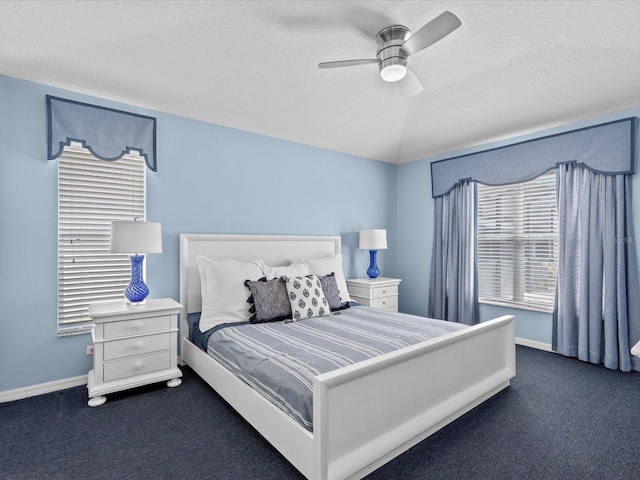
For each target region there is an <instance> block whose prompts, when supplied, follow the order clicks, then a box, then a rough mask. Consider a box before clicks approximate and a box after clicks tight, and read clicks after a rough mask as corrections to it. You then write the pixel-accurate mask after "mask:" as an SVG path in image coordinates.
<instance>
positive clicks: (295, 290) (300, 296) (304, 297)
mask: <svg viewBox="0 0 640 480" xmlns="http://www.w3.org/2000/svg"><path fill="white" fill-rule="evenodd" d="M282 279H283V280H284V281H285V282H286V285H287V293H288V294H289V302H290V304H291V313H292V314H293V321H294V322H295V321H297V320H302V319H305V318H313V317H325V316H327V315H331V310H330V309H329V302H327V299H326V297H325V296H324V292H323V291H322V283H320V279H319V278H318V276H317V275H307V276H305V277H294V278H287V277H284V276H283V277H282Z"/></svg>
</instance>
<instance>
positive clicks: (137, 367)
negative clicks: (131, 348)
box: [136, 362, 144, 370]
mask: <svg viewBox="0 0 640 480" xmlns="http://www.w3.org/2000/svg"><path fill="white" fill-rule="evenodd" d="M142 367H144V365H143V364H142V362H138V363H136V370H142Z"/></svg>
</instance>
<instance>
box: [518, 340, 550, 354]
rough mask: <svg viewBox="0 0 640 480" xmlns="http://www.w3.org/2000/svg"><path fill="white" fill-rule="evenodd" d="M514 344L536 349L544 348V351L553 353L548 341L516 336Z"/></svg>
mask: <svg viewBox="0 0 640 480" xmlns="http://www.w3.org/2000/svg"><path fill="white" fill-rule="evenodd" d="M516 345H522V346H523V347H531V348H535V349H537V350H544V351H545V352H552V353H555V352H554V351H553V350H552V348H551V344H550V343H543V342H536V341H535V340H527V339H526V338H520V337H516Z"/></svg>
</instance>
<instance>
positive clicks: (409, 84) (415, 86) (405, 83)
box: [400, 68, 422, 97]
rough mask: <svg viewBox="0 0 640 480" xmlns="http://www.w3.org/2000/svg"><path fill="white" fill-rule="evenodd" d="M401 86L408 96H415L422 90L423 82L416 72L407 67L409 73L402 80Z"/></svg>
mask: <svg viewBox="0 0 640 480" xmlns="http://www.w3.org/2000/svg"><path fill="white" fill-rule="evenodd" d="M400 86H401V87H402V90H404V93H405V94H406V95H407V97H413V96H415V95H418V94H419V93H420V92H422V84H421V83H420V80H418V77H416V74H415V73H413V72H412V71H411V69H410V68H407V74H406V75H405V76H404V78H403V79H402V80H400Z"/></svg>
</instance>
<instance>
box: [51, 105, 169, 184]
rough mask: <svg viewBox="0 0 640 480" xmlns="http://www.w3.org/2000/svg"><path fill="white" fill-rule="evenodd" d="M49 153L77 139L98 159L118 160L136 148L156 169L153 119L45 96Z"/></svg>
mask: <svg viewBox="0 0 640 480" xmlns="http://www.w3.org/2000/svg"><path fill="white" fill-rule="evenodd" d="M47 120H48V156H47V158H48V159H49V160H55V159H56V158H58V157H59V156H60V155H62V150H63V149H64V147H65V145H70V144H71V142H72V141H73V142H80V143H82V144H83V146H84V147H85V148H87V149H88V150H89V151H90V152H91V153H92V154H93V155H94V156H95V157H97V158H99V159H101V160H117V159H119V158H121V157H122V156H123V155H125V154H126V153H127V152H129V151H131V150H137V151H138V152H139V153H140V155H142V156H143V157H144V159H145V162H146V164H147V167H149V169H150V170H152V171H154V172H156V171H157V164H156V119H155V118H153V117H147V116H144V115H138V114H134V113H129V112H123V111H121V110H114V109H111V108H106V107H100V106H97V105H90V104H88V103H81V102H76V101H73V100H66V99H64V98H58V97H52V96H50V95H47Z"/></svg>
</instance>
